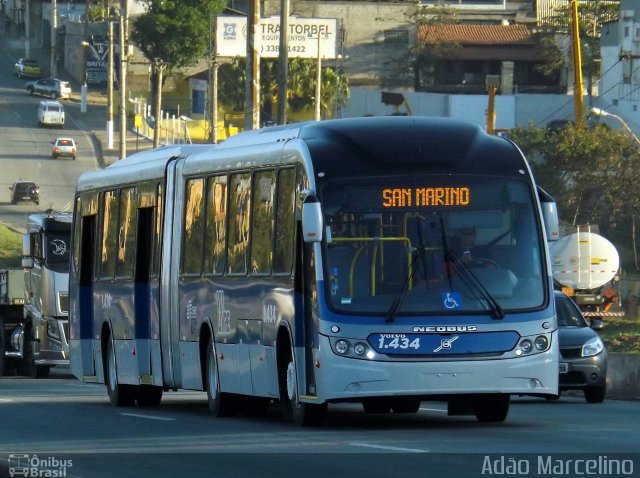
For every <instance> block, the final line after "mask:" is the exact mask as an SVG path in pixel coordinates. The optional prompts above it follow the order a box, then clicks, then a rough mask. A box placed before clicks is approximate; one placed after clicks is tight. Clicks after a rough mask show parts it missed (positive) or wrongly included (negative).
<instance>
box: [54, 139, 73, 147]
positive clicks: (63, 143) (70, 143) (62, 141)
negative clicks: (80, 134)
mask: <svg viewBox="0 0 640 478" xmlns="http://www.w3.org/2000/svg"><path fill="white" fill-rule="evenodd" d="M58 146H73V141H71V140H70V139H59V140H58Z"/></svg>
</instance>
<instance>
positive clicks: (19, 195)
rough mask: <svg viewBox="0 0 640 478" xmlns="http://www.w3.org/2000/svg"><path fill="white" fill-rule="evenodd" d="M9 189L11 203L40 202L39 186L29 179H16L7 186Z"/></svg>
mask: <svg viewBox="0 0 640 478" xmlns="http://www.w3.org/2000/svg"><path fill="white" fill-rule="evenodd" d="M9 189H10V190H11V204H18V203H19V202H33V203H35V204H40V188H39V187H38V185H37V184H36V183H34V182H31V181H17V182H15V183H13V185H12V186H9Z"/></svg>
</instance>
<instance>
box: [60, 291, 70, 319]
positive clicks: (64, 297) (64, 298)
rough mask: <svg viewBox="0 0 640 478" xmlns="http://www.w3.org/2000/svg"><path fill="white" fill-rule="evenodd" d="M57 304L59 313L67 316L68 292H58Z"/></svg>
mask: <svg viewBox="0 0 640 478" xmlns="http://www.w3.org/2000/svg"><path fill="white" fill-rule="evenodd" d="M58 303H59V305H60V311H61V312H62V313H63V314H68V313H69V292H59V293H58Z"/></svg>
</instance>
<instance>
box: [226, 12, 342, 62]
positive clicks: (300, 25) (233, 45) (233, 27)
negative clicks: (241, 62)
mask: <svg viewBox="0 0 640 478" xmlns="http://www.w3.org/2000/svg"><path fill="white" fill-rule="evenodd" d="M337 26H338V22H337V20H336V19H335V18H297V17H289V37H288V42H289V44H288V45H287V46H288V48H289V58H318V51H319V52H320V58H323V59H333V58H335V57H336V41H337V38H338V32H337ZM216 27H217V30H216V56H221V57H244V56H246V55H247V17H230V16H226V17H218V21H217V24H216ZM256 43H257V45H256V48H257V50H258V52H259V54H260V57H261V58H278V51H279V49H280V17H268V18H261V19H260V22H259V23H258V27H257V42H256Z"/></svg>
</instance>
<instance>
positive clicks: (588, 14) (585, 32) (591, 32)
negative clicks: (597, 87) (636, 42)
mask: <svg viewBox="0 0 640 478" xmlns="http://www.w3.org/2000/svg"><path fill="white" fill-rule="evenodd" d="M619 16H620V3H619V2H578V32H579V35H580V53H581V57H582V70H583V72H584V73H586V75H587V79H588V88H587V89H588V91H589V94H591V85H592V84H593V82H594V79H595V78H597V77H598V76H599V74H600V32H601V31H602V27H603V26H604V25H605V24H606V23H609V22H612V21H616V20H618V18H619ZM571 17H572V15H571V3H570V2H564V3H562V4H558V6H557V7H554V11H553V14H552V15H550V16H548V17H546V18H544V19H543V20H542V22H541V24H540V28H539V32H540V33H539V34H540V35H543V36H550V37H553V36H556V35H571Z"/></svg>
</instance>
